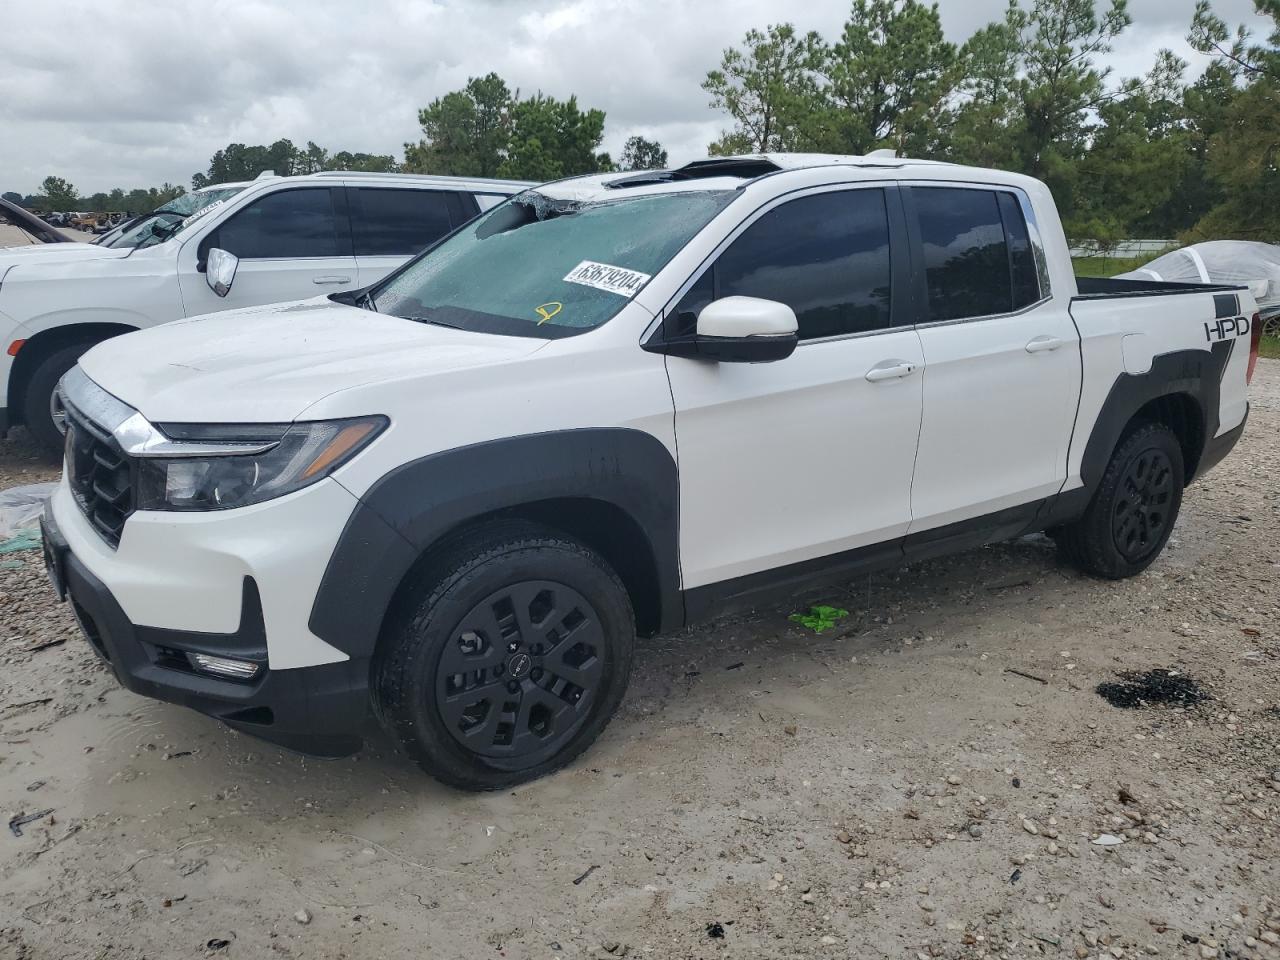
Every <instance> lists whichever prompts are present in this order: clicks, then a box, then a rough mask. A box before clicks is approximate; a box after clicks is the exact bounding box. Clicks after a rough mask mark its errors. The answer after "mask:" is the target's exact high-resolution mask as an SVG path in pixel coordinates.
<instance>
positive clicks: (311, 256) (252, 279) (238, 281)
mask: <svg viewBox="0 0 1280 960" xmlns="http://www.w3.org/2000/svg"><path fill="white" fill-rule="evenodd" d="M340 190H341V188H333V187H303V188H296V189H291V190H278V191H275V192H272V193H268V194H266V195H264V196H262V197H259V198H258V199H256V200H254V201H253V202H251V203H250V204H248V205H247V206H245V207H243V208H242V209H240V210H237V211H236V212H234V213H233V214H231V216H229V217H228V218H227V219H226V220H225V221H224V222H223V223H221V224H219V225H218V227H217V228H216V229H214V230H213V231H212V232H211V233H209V234H207V235H205V236H204V237H203V239H201V240H200V242H199V244H196V243H194V242H192V243H188V244H186V245H185V246H184V247H183V248H182V252H181V253H180V254H179V256H178V282H179V285H180V287H181V289H182V299H183V304H184V306H185V308H186V312H187V315H188V316H194V315H197V314H201V313H213V312H216V311H219V310H233V309H235V308H237V307H251V306H257V305H259V304H264V303H279V302H282V301H288V300H304V299H307V298H309V297H315V296H323V295H326V294H330V293H337V292H339V291H341V290H353V289H355V287H356V285H357V272H356V261H355V257H354V256H352V255H351V237H350V231H349V228H348V226H347V217H346V213H345V211H343V210H340V209H338V208H337V207H336V206H335V204H336V202H337V201H336V199H335V193H336V192H338V191H340ZM213 247H220V248H222V249H224V250H229V251H230V252H231V253H234V254H235V255H236V256H237V257H239V259H240V264H239V266H238V267H237V269H236V276H235V282H234V283H233V284H232V285H231V290H230V292H229V293H228V294H227V296H225V297H219V296H217V295H216V294H215V293H214V292H213V291H212V290H210V289H209V285H208V283H207V282H206V281H205V274H204V272H203V269H202V267H203V262H204V257H205V256H206V255H207V252H208V250H209V249H211V248H213Z"/></svg>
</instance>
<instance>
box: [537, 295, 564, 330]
mask: <svg viewBox="0 0 1280 960" xmlns="http://www.w3.org/2000/svg"><path fill="white" fill-rule="evenodd" d="M563 309H564V304H563V303H560V302H559V301H558V300H552V301H551V302H550V303H544V304H542V305H541V306H538V307H534V308H533V312H534V313H536V314H537V315H538V316H540V317H541V318H542V319H541V320H539V321H538V326H542V325H543V324H544V323H546V322H547V321H548V320H550V319H551V318H552V317H554V316H555V315H556V314H557V313H559V312H560V311H561V310H563Z"/></svg>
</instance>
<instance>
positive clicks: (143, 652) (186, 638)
mask: <svg viewBox="0 0 1280 960" xmlns="http://www.w3.org/2000/svg"><path fill="white" fill-rule="evenodd" d="M41 531H42V533H43V536H44V541H45V559H46V562H47V563H48V564H50V568H51V569H50V574H51V577H53V578H54V581H55V587H56V586H57V585H58V583H59V582H60V583H61V584H62V585H63V586H64V588H65V591H66V595H67V598H68V599H69V600H70V602H71V604H72V607H73V609H74V611H75V615H76V619H77V620H78V621H79V622H80V627H81V629H82V630H83V631H84V634H85V636H86V638H87V639H88V640H89V642H90V643H91V644H92V646H93V648H94V650H95V651H97V653H98V655H99V656H101V657H102V658H103V659H104V660H105V661H106V662H107V663H108V664H109V665H110V667H111V669H112V671H113V672H114V673H115V675H116V679H118V680H119V681H120V683H121V685H122V686H124V687H125V688H127V689H129V690H132V691H133V692H134V693H137V694H141V695H142V696H144V697H151V698H153V699H155V700H164V701H166V702H167V703H175V704H178V705H180V706H184V707H190V708H192V709H193V710H197V711H199V712H200V713H203V714H206V715H207V716H210V717H213V718H215V719H217V720H221V721H223V722H224V723H226V724H227V725H228V726H231V727H233V728H235V729H236V730H240V731H242V732H244V733H248V734H252V735H253V736H256V737H260V738H261V739H263V740H268V741H270V742H272V743H275V744H279V745H280V746H282V747H286V748H288V749H291V750H297V751H298V752H300V753H308V754H312V755H314V756H321V757H342V756H348V755H350V754H352V753H355V752H356V751H357V750H359V749H360V748H361V746H363V736H362V731H363V729H364V727H365V724H366V722H367V720H368V718H369V661H368V660H346V661H343V662H341V663H329V664H321V665H319V666H314V667H299V668H296V669H290V670H270V669H266V668H264V669H263V672H262V673H261V674H260V675H259V676H258V677H257V678H256V679H254V680H253V681H251V682H242V681H237V680H222V679H218V678H215V677H208V676H204V675H201V674H197V673H195V672H193V671H191V670H190V669H189V668H187V667H186V665H185V663H184V664H183V666H182V668H179V667H178V666H175V665H174V664H175V660H174V657H173V651H174V650H175V649H176V650H180V651H181V650H193V651H202V652H208V653H212V654H214V655H217V656H226V655H228V654H229V653H230V654H232V655H234V652H233V650H232V649H231V645H229V644H227V643H225V642H221V643H220V642H218V638H219V637H220V636H222V635H219V634H209V633H199V632H189V633H188V632H183V631H171V630H165V631H154V630H150V629H149V628H146V627H139V626H137V625H136V624H134V623H133V622H131V621H130V620H129V618H128V616H127V615H126V614H125V612H124V610H123V609H122V608H121V606H120V604H119V603H118V602H117V601H116V599H115V597H114V596H112V594H111V591H110V590H109V589H107V587H106V585H105V584H103V583H102V581H101V580H99V579H98V578H97V577H95V576H94V575H93V574H92V573H91V572H90V571H89V569H88V568H87V567H86V566H85V565H84V564H83V563H82V562H81V561H80V560H79V559H78V558H77V557H76V555H75V554H74V553H73V552H72V551H71V550H70V549H69V547H68V545H67V542H66V540H65V539H64V538H63V537H62V535H61V533H60V532H59V531H58V528H57V525H56V523H54V521H53V516H52V511H51V510H49V509H47V508H46V510H45V515H44V517H42V518H41ZM157 634H163V635H164V638H165V644H164V645H163V646H162V645H160V644H157V643H154V642H149V639H153V638H154V637H155V636H156V635H157ZM235 636H236V635H234V634H227V635H225V637H224V638H223V639H224V640H225V639H227V638H233V637H235ZM210 641H213V642H210ZM236 652H238V651H236ZM246 652H248V651H246ZM246 659H253V657H252V656H247V657H246Z"/></svg>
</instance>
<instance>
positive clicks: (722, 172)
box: [604, 157, 782, 190]
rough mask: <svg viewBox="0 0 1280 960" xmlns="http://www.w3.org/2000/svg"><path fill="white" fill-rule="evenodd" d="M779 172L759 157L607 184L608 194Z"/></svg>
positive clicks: (702, 163)
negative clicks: (655, 184)
mask: <svg viewBox="0 0 1280 960" xmlns="http://www.w3.org/2000/svg"><path fill="white" fill-rule="evenodd" d="M781 169H782V168H781V167H779V166H778V165H777V164H776V163H774V162H773V161H772V160H765V159H764V158H762V157H723V158H721V157H715V158H712V159H710V160H694V161H693V162H692V163H686V164H685V165H684V166H683V167H677V168H676V169H674V170H645V171H644V172H642V173H635V174H632V175H631V176H629V177H619V178H618V179H617V180H608V181H606V182H605V184H604V185H605V186H606V187H607V188H609V189H610V190H624V189H626V188H627V187H641V186H647V185H649V184H653V183H675V182H678V181H681V180H704V179H707V178H708V177H740V178H742V179H743V180H752V179H754V178H756V177H762V176H764V175H765V174H766V173H777V172H778V171H779V170H781Z"/></svg>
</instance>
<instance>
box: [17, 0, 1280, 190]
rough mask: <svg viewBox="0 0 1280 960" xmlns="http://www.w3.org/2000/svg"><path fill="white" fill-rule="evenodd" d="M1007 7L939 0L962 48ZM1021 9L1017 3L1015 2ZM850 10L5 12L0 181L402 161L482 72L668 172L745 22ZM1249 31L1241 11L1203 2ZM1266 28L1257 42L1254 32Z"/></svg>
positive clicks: (749, 3)
mask: <svg viewBox="0 0 1280 960" xmlns="http://www.w3.org/2000/svg"><path fill="white" fill-rule="evenodd" d="M1004 5H1005V0H940V4H939V6H940V10H941V14H942V21H943V26H944V27H945V29H946V32H947V34H948V36H949V37H950V38H951V39H953V40H955V41H961V40H963V39H964V38H966V37H967V36H968V35H969V34H970V33H972V32H973V30H974V29H975V28H976V27H978V26H981V25H982V24H984V23H986V22H988V21H989V20H992V19H995V18H997V17H999V16H1000V15H1001V12H1002V11H1003V9H1004ZM1024 5H1026V4H1025V3H1024ZM1194 6H1195V0H1130V4H1129V7H1130V11H1131V13H1132V15H1133V19H1134V25H1133V27H1131V28H1130V29H1129V31H1128V32H1127V33H1126V34H1125V35H1124V36H1123V37H1122V38H1121V41H1120V42H1119V43H1118V44H1117V46H1116V50H1115V52H1114V54H1113V55H1112V56H1111V57H1110V59H1109V63H1110V64H1111V65H1112V66H1113V67H1114V69H1115V71H1116V74H1117V76H1134V75H1138V74H1142V73H1145V72H1146V70H1147V68H1148V67H1149V66H1150V64H1151V62H1152V60H1153V57H1154V55H1155V52H1156V51H1157V50H1158V49H1159V48H1161V47H1169V48H1171V49H1173V50H1175V51H1176V52H1178V53H1179V54H1180V55H1181V56H1182V57H1183V58H1184V59H1186V60H1188V61H1190V62H1191V65H1192V66H1191V70H1192V71H1196V72H1198V71H1199V69H1201V68H1202V66H1203V62H1204V60H1203V57H1201V55H1199V54H1197V53H1194V52H1193V51H1191V50H1190V49H1189V48H1188V47H1187V45H1186V42H1185V40H1184V36H1185V34H1186V32H1187V25H1188V24H1189V23H1190V20H1191V14H1192V11H1193V9H1194ZM848 7H849V4H848V0H807V2H805V3H801V4H779V3H778V2H777V0H736V2H715V0H697V2H695V0H383V2H377V3H356V2H352V0H345V2H338V0H199V2H196V0H167V2H165V3H162V4H161V3H156V4H142V3H139V2H138V0H78V2H77V0H43V2H39V3H33V2H29V0H28V2H21V0H6V2H5V3H4V4H3V9H4V13H3V18H2V22H3V23H4V35H5V43H4V45H3V53H2V54H0V131H3V133H2V134H0V190H17V191H19V192H21V193H24V194H25V193H29V192H33V191H35V190H36V189H37V187H38V185H39V183H40V181H41V180H42V179H43V178H44V177H45V176H46V175H48V174H51V173H53V174H57V175H59V176H63V177H66V178H67V179H69V180H71V182H72V183H74V184H75V185H76V186H77V187H78V188H79V189H80V191H81V192H82V193H92V192H94V191H97V190H105V189H109V188H111V187H114V186H123V187H125V188H126V189H128V188H132V187H136V186H150V185H153V184H158V183H160V182H162V181H165V180H168V181H170V182H173V183H183V184H188V183H189V181H190V178H191V175H192V173H194V172H196V171H198V170H203V169H205V168H206V167H207V166H208V161H209V157H210V155H211V154H212V153H213V152H214V151H215V150H217V149H218V148H219V147H222V146H223V145H225V144H227V143H229V142H237V141H238V142H244V143H268V142H270V141H272V140H275V139H278V138H280V137H288V138H289V139H291V140H292V141H293V142H294V143H297V144H299V145H302V144H305V143H306V142H307V141H308V140H314V141H316V142H317V143H319V144H321V145H322V146H325V147H328V148H330V149H332V150H339V149H347V150H353V151H368V152H371V153H394V154H396V155H397V156H399V155H400V153H401V150H402V144H403V143H404V142H405V141H406V140H416V139H418V134H419V131H418V125H417V110H418V108H419V107H420V106H422V105H424V104H426V103H428V102H429V101H430V100H432V99H433V98H434V97H436V96H439V95H441V94H443V93H446V92H448V91H449V90H453V89H456V88H458V87H460V86H462V85H463V84H464V83H465V82H466V80H467V78H468V77H469V76H476V75H479V74H484V73H487V72H489V71H490V70H496V71H497V72H498V73H499V74H501V75H502V76H503V77H504V78H505V79H506V80H507V82H508V83H509V84H510V85H511V86H512V87H518V88H519V89H520V90H521V91H522V92H526V93H532V92H533V91H535V90H539V89H540V90H542V91H543V92H545V93H548V94H552V95H554V96H557V97H567V96H568V95H569V94H571V93H576V94H577V95H578V98H579V102H580V103H582V104H583V105H585V106H593V107H599V108H601V109H603V110H605V111H606V113H607V115H608V120H607V124H606V129H605V143H604V147H605V149H607V150H609V151H611V152H613V154H614V155H615V156H617V154H618V153H619V151H620V148H621V145H622V142H623V141H624V140H625V139H626V138H627V137H628V136H629V135H631V134H633V133H640V134H644V135H645V136H648V137H656V138H657V139H658V140H660V141H661V142H662V143H663V144H664V145H666V147H667V148H668V150H669V152H670V155H671V160H672V162H675V163H679V162H683V161H685V160H688V159H691V158H693V157H694V156H697V155H700V154H702V153H703V152H704V150H705V147H706V144H707V143H708V142H710V141H711V140H713V139H714V138H715V136H716V135H717V133H718V132H719V130H720V129H721V127H722V125H723V118H721V117H719V116H717V115H716V114H715V112H714V111H712V110H711V109H710V108H709V107H708V106H707V97H706V95H705V94H704V93H703V91H702V89H701V88H700V86H699V84H700V82H701V80H702V78H703V77H704V76H705V74H706V72H707V70H709V69H711V68H712V67H714V66H716V65H717V64H718V62H719V59H720V53H721V51H722V50H723V49H724V48H725V47H726V46H729V45H734V44H737V43H738V42H739V40H740V39H741V37H742V35H743V33H744V32H745V31H746V30H747V29H749V28H750V27H753V26H755V27H763V26H765V25H767V24H769V23H772V22H776V21H778V20H780V19H786V18H788V17H790V18H791V19H792V20H793V22H794V23H795V24H796V25H797V26H798V27H800V28H802V29H815V30H818V31H819V32H821V33H822V34H823V35H824V36H827V37H834V36H835V35H836V34H837V33H838V32H839V29H840V26H841V24H842V23H843V21H844V19H845V17H846V14H847V12H848ZM1214 7H1215V9H1216V10H1217V11H1218V13H1219V14H1220V15H1221V16H1223V17H1224V18H1225V19H1227V20H1228V22H1231V23H1236V22H1246V23H1250V24H1251V25H1254V26H1255V27H1256V26H1258V25H1259V21H1258V19H1257V18H1256V17H1255V16H1254V15H1253V4H1252V0H1214ZM1261 32H1265V31H1261Z"/></svg>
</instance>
